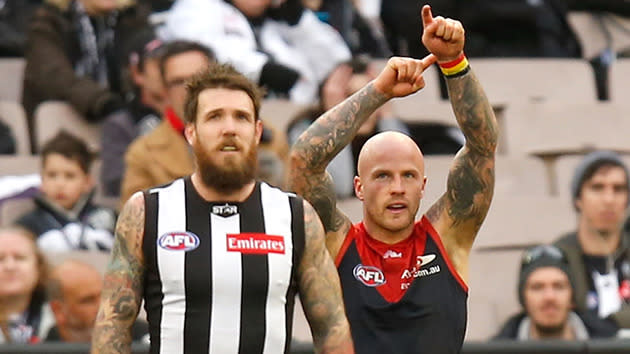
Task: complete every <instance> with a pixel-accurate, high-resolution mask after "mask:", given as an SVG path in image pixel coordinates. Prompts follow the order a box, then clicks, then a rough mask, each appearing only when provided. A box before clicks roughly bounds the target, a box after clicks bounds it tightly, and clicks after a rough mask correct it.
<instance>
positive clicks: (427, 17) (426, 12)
mask: <svg viewBox="0 0 630 354" xmlns="http://www.w3.org/2000/svg"><path fill="white" fill-rule="evenodd" d="M421 16H422V27H423V28H426V27H427V26H428V25H430V24H431V23H432V22H433V13H432V12H431V6H429V5H424V6H422V15H421Z"/></svg>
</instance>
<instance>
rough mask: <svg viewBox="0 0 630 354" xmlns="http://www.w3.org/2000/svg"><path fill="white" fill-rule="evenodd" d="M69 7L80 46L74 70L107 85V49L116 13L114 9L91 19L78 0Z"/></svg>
mask: <svg viewBox="0 0 630 354" xmlns="http://www.w3.org/2000/svg"><path fill="white" fill-rule="evenodd" d="M70 9H71V11H72V12H73V18H74V19H75V27H76V30H77V34H78V36H79V46H80V48H81V57H80V58H79V60H77V62H76V64H75V65H74V72H75V73H76V74H77V75H78V76H81V77H89V78H92V79H93V80H94V81H96V82H98V83H100V84H101V85H103V86H104V87H108V86H109V84H110V83H109V79H108V70H107V51H109V50H110V49H111V48H112V47H113V44H114V34H115V33H114V28H115V27H116V21H117V14H118V13H117V12H116V11H114V12H112V13H111V14H108V15H106V16H99V17H95V18H93V19H91V18H90V16H89V15H88V14H87V12H85V7H84V6H83V4H82V3H81V1H79V0H74V1H73V2H72V5H71V7H70ZM92 21H94V22H92Z"/></svg>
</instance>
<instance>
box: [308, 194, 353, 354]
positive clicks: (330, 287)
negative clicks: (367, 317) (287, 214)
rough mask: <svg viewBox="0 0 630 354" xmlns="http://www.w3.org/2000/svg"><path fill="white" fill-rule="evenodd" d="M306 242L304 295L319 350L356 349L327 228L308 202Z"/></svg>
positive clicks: (319, 351) (350, 351) (332, 351)
mask: <svg viewBox="0 0 630 354" xmlns="http://www.w3.org/2000/svg"><path fill="white" fill-rule="evenodd" d="M304 228H305V230H304V231H305V237H306V240H305V241H306V244H305V248H304V255H303V258H302V261H301V264H300V266H299V269H298V279H299V287H300V299H301V302H302V307H303V308H304V313H305V314H306V318H307V319H308V322H309V324H310V326H311V332H312V335H313V343H314V345H315V351H316V352H317V353H353V349H352V339H351V337H350V326H349V325H348V320H347V319H346V315H345V312H344V307H343V298H342V296H341V287H340V285H339V276H338V275H337V269H336V268H335V265H334V264H333V262H332V259H331V258H330V255H329V254H328V252H326V248H325V247H324V230H323V228H322V225H321V223H320V221H319V218H318V217H317V214H316V213H315V211H314V210H313V208H312V207H311V206H310V205H308V203H306V202H305V203H304Z"/></svg>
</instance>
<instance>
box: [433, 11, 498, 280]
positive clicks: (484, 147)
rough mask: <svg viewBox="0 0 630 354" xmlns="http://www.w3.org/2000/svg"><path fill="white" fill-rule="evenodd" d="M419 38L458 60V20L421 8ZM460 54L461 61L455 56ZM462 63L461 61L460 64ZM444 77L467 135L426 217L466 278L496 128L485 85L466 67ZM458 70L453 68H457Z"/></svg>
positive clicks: (489, 182)
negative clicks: (434, 15) (421, 23)
mask: <svg viewBox="0 0 630 354" xmlns="http://www.w3.org/2000/svg"><path fill="white" fill-rule="evenodd" d="M422 21H423V24H424V34H423V37H422V41H423V43H424V45H425V46H426V47H427V49H428V50H429V51H430V52H431V53H433V54H434V55H435V56H436V57H437V58H438V63H440V64H442V65H444V63H452V64H454V63H457V62H458V61H459V62H460V63H461V60H462V59H464V57H463V56H462V55H463V49H464V29H463V27H462V25H461V23H459V22H458V21H455V20H451V19H444V18H441V17H439V16H438V17H435V18H433V15H432V14H431V8H430V7H429V6H426V5H425V6H424V7H423V9H422ZM458 58H459V59H458ZM463 63H464V64H465V62H463ZM460 69H463V70H461V71H459V72H458V73H456V74H455V75H452V76H448V75H447V76H446V82H447V86H448V92H449V96H450V99H451V105H452V106H453V111H454V112H455V118H456V119H457V123H458V124H459V127H460V129H461V130H462V132H463V133H464V136H465V137H466V143H465V145H464V147H463V148H462V149H461V150H460V151H459V152H458V153H457V155H456V156H455V159H454V161H453V164H452V166H451V169H450V172H449V175H448V181H447V190H446V193H445V194H444V195H443V196H442V197H441V198H440V199H439V200H438V201H437V202H436V203H435V204H434V205H433V206H431V208H430V209H429V211H428V212H427V217H428V218H429V220H431V222H432V223H433V225H434V226H435V227H436V229H437V230H438V232H439V233H440V235H441V236H442V242H443V243H444V246H445V247H446V250H447V252H448V253H449V256H450V257H451V260H452V261H453V262H454V263H455V267H456V268H457V270H458V271H459V273H460V275H462V276H463V277H464V278H465V277H466V276H467V267H468V254H469V253H470V249H471V248H472V243H473V241H474V239H475V236H476V235H477V232H478V231H479V228H480V227H481V223H482V222H483V220H484V218H485V217H486V214H487V212H488V209H489V208H490V202H491V200H492V194H493V191H494V155H495V150H496V146H497V139H498V128H497V122H496V118H495V117H494V112H493V110H492V107H491V106H490V103H489V102H488V99H487V98H486V95H485V93H484V91H483V88H482V87H481V85H480V84H479V81H477V78H476V77H475V75H474V73H473V72H472V70H470V68H467V69H466V68H465V66H463V65H460ZM455 70H457V69H455Z"/></svg>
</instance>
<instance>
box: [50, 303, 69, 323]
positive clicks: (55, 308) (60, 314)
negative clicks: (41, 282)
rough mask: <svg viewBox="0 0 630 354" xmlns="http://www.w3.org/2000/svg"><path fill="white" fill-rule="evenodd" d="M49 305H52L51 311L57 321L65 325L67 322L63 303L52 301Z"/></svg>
mask: <svg viewBox="0 0 630 354" xmlns="http://www.w3.org/2000/svg"><path fill="white" fill-rule="evenodd" d="M49 305H50V309H51V310H52V312H53V315H54V316H55V321H56V322H57V323H59V324H61V325H63V324H64V322H65V320H66V315H65V314H64V311H63V304H62V303H61V301H59V300H51V301H50V302H49Z"/></svg>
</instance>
